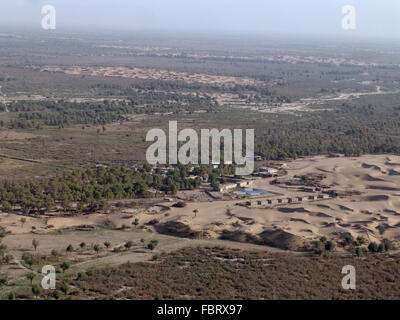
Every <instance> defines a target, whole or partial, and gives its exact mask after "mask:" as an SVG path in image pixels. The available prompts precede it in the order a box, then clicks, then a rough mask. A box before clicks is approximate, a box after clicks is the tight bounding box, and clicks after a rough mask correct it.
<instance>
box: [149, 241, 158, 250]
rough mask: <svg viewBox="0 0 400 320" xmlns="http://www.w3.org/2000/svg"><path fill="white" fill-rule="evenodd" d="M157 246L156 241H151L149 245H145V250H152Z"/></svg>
mask: <svg viewBox="0 0 400 320" xmlns="http://www.w3.org/2000/svg"><path fill="white" fill-rule="evenodd" d="M157 245H158V240H151V241H150V243H149V244H148V245H147V248H148V249H150V250H154V249H155V248H156V247H157Z"/></svg>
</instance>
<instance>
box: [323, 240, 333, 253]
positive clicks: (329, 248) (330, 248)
mask: <svg viewBox="0 0 400 320" xmlns="http://www.w3.org/2000/svg"><path fill="white" fill-rule="evenodd" d="M334 249H335V244H334V243H333V242H332V241H327V242H326V243H325V250H326V251H329V252H332V251H333V250H334Z"/></svg>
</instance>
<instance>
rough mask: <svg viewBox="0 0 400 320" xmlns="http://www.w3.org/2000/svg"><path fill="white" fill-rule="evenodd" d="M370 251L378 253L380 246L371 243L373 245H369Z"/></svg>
mask: <svg viewBox="0 0 400 320" xmlns="http://www.w3.org/2000/svg"><path fill="white" fill-rule="evenodd" d="M368 250H369V251H370V252H378V244H377V243H376V242H371V243H370V244H369V245H368Z"/></svg>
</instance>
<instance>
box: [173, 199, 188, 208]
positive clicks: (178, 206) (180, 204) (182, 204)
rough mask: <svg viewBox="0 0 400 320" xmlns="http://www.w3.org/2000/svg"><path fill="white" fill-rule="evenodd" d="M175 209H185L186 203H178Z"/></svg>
mask: <svg viewBox="0 0 400 320" xmlns="http://www.w3.org/2000/svg"><path fill="white" fill-rule="evenodd" d="M173 207H175V208H184V207H186V202H183V201H178V202H177V203H175V204H174V205H173Z"/></svg>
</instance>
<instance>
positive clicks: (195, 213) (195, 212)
mask: <svg viewBox="0 0 400 320" xmlns="http://www.w3.org/2000/svg"><path fill="white" fill-rule="evenodd" d="M193 213H194V216H195V217H197V214H198V213H199V210H197V209H194V210H193Z"/></svg>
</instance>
